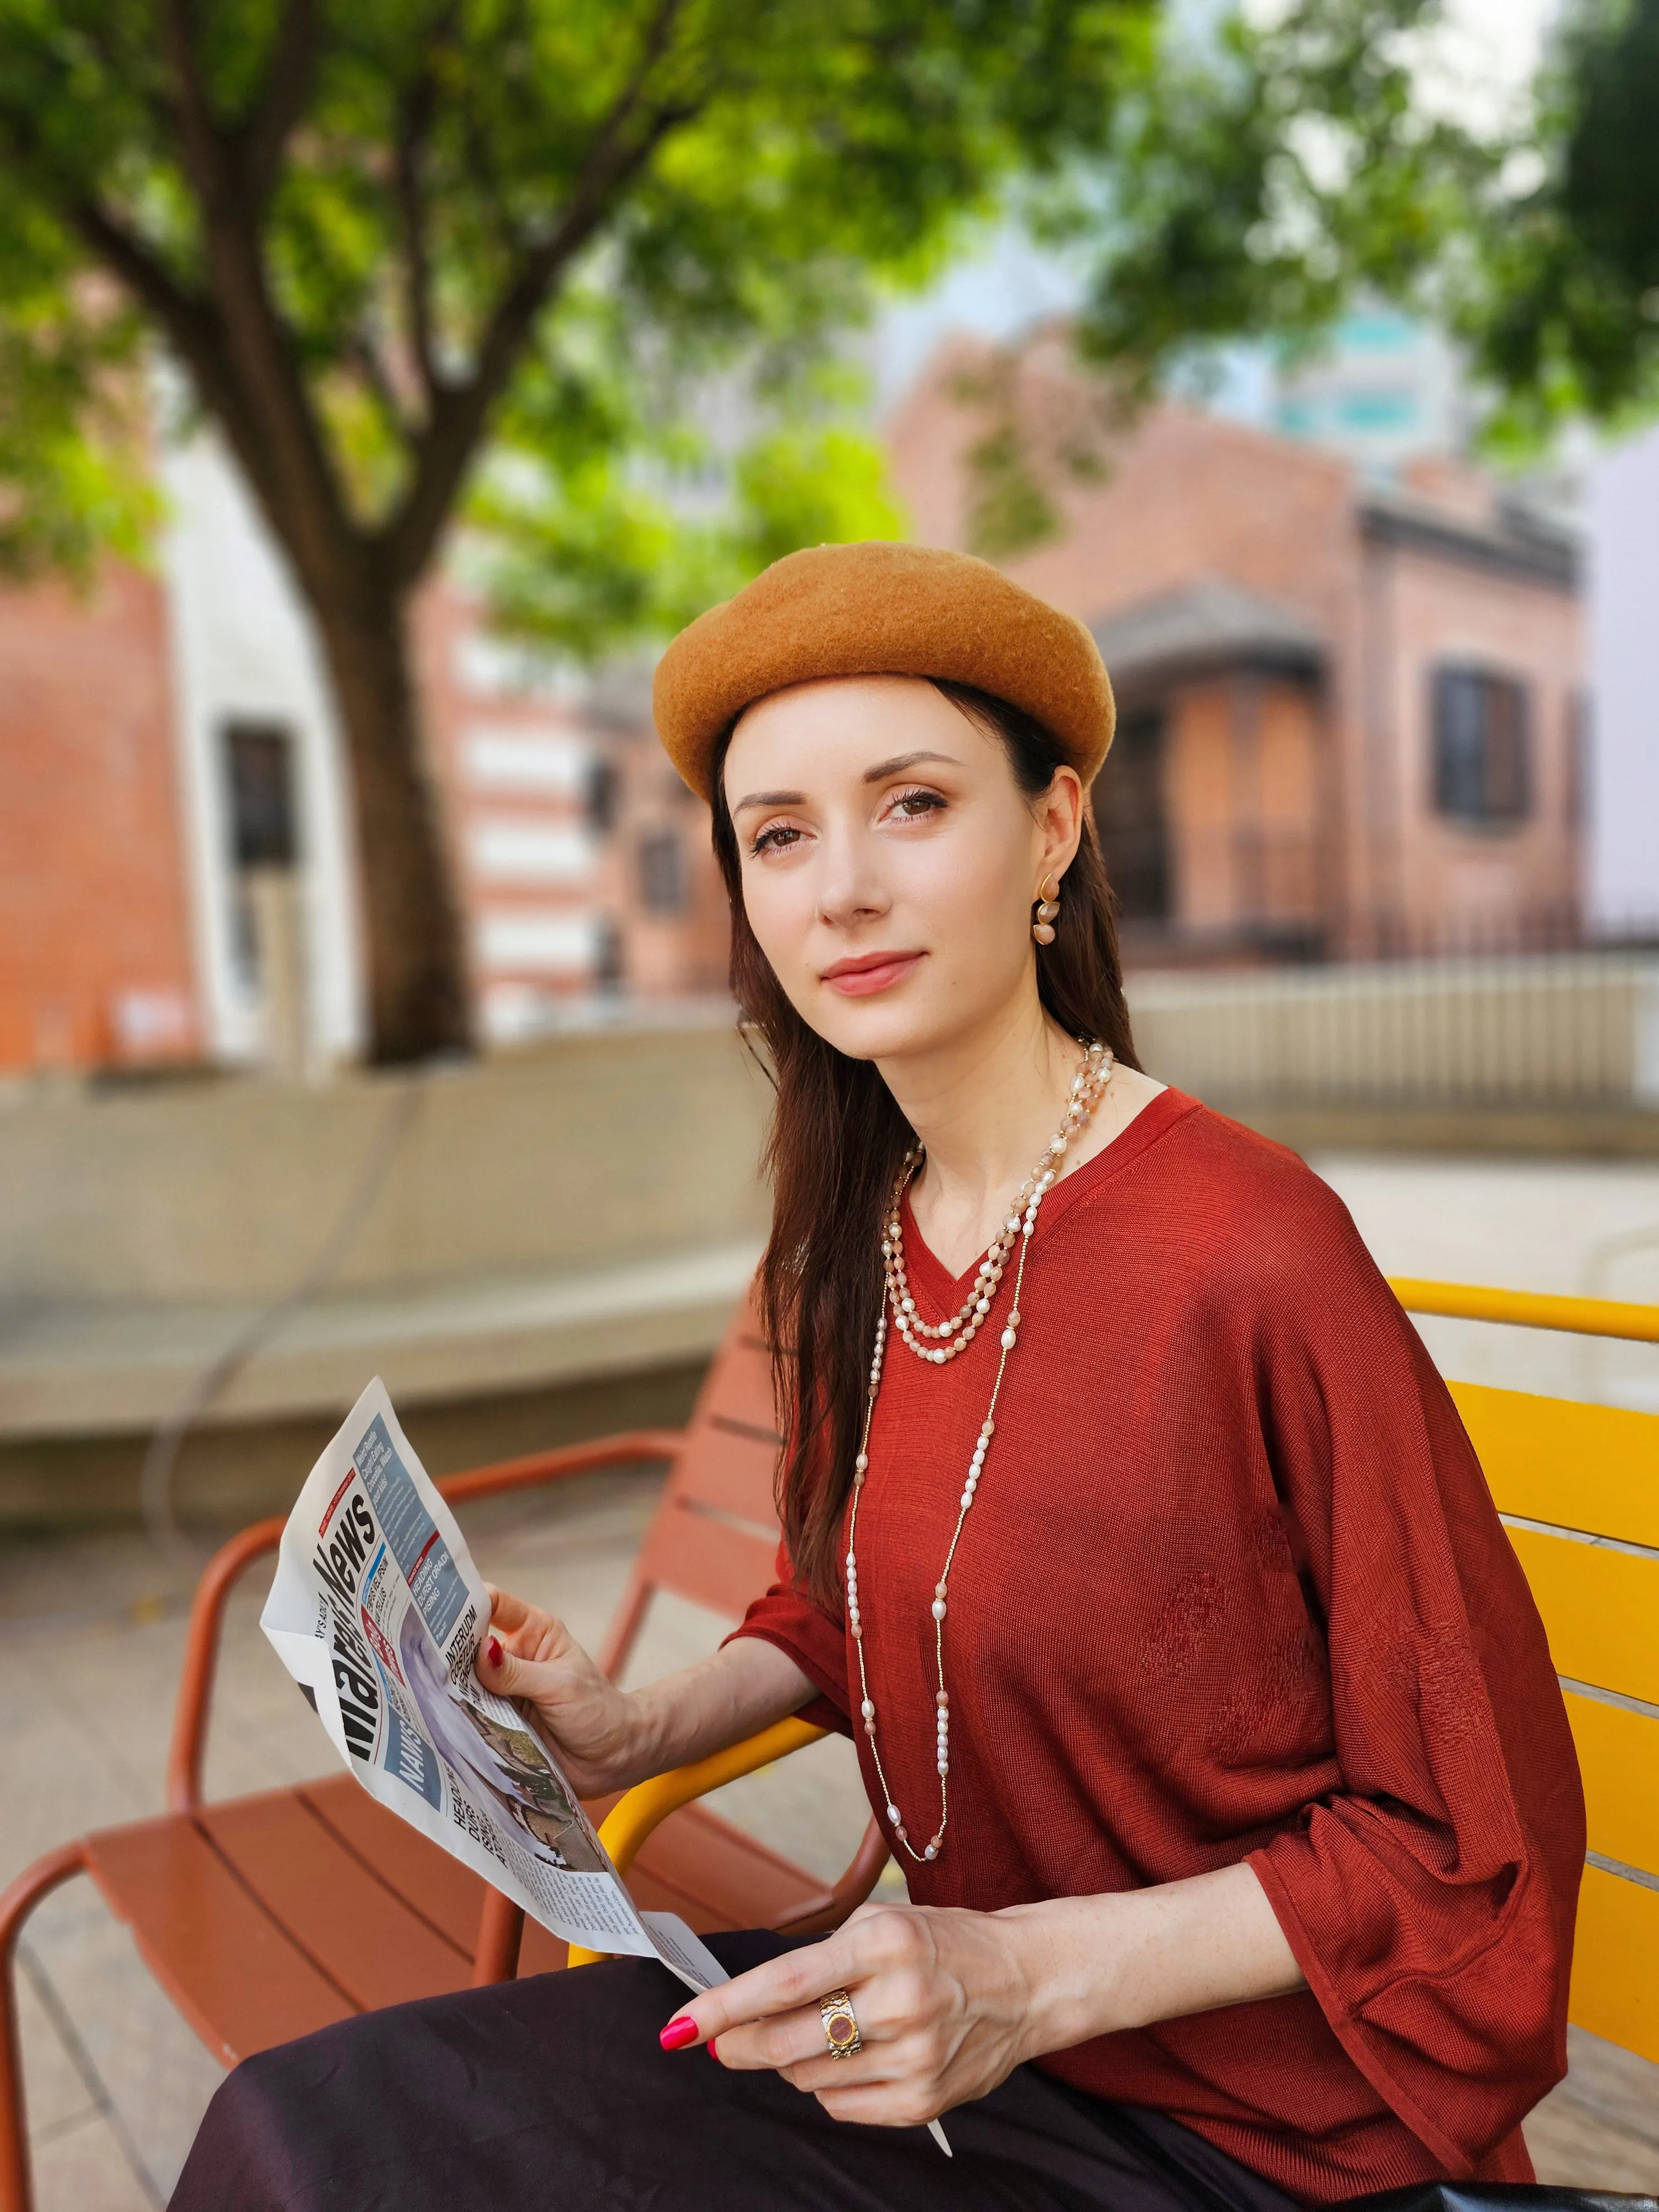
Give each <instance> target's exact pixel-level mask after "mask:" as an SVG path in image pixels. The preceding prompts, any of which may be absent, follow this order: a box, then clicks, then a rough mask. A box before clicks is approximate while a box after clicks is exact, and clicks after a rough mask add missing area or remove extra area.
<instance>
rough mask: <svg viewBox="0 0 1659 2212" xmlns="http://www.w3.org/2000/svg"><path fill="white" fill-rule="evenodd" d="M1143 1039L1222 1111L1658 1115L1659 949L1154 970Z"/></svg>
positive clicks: (1146, 1056) (1169, 1078)
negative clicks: (1395, 1108) (1376, 1107)
mask: <svg viewBox="0 0 1659 2212" xmlns="http://www.w3.org/2000/svg"><path fill="white" fill-rule="evenodd" d="M1128 996H1129V1011H1130V1014H1131V1017H1132V1018H1133V1024H1134V1034H1135V1043H1136V1046H1137V1048H1138V1049H1139V1054H1140V1057H1141V1060H1142V1061H1143V1063H1144V1065H1145V1066H1146V1067H1147V1068H1148V1069H1149V1070H1150V1071H1151V1072H1152V1073H1154V1074H1156V1075H1158V1076H1159V1077H1161V1078H1162V1079H1164V1081H1165V1082H1169V1083H1173V1084H1176V1085H1178V1086H1179V1088H1181V1089H1182V1090H1183V1091H1191V1092H1192V1093H1193V1094H1194V1096H1195V1097H1200V1098H1205V1099H1209V1100H1212V1101H1214V1102H1215V1103H1218V1104H1226V1103H1231V1102H1234V1101H1237V1102H1239V1103H1245V1102H1252V1103H1255V1102H1263V1101H1270V1102H1273V1103H1283V1104H1297V1105H1365V1104H1413V1105H1418V1104H1421V1105H1445V1106H1451V1105H1531V1106H1583V1105H1597V1106H1624V1107H1627V1108H1628V1107H1650V1108H1652V1107H1659V952H1654V951H1628V952H1620V951H1587V952H1560V953H1538V954H1500V955H1495V956H1492V957H1458V958H1451V959H1436V960H1408V961H1389V962H1376V963H1362V964H1356V965H1353V966H1346V967H1331V968H1313V969H1232V970H1226V969H1220V970H1213V969H1212V970H1210V971H1207V972H1203V973H1188V974H1170V973H1158V972H1155V971H1154V972H1146V973H1142V974H1140V975H1132V976H1131V977H1130V979H1129V983H1128Z"/></svg>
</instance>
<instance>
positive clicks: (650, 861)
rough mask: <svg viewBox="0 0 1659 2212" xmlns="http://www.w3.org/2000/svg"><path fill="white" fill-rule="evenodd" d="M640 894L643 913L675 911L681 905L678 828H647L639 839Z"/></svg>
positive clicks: (681, 852) (681, 860)
mask: <svg viewBox="0 0 1659 2212" xmlns="http://www.w3.org/2000/svg"><path fill="white" fill-rule="evenodd" d="M640 896H641V898H642V899H643V900H644V902H645V907H646V911H647V914H678V913H679V912H680V910H681V908H683V907H684V904H685V848H684V846H683V845H682V843H681V842H680V835H679V832H678V829H647V831H646V833H645V835H644V836H642V837H641V840H640Z"/></svg>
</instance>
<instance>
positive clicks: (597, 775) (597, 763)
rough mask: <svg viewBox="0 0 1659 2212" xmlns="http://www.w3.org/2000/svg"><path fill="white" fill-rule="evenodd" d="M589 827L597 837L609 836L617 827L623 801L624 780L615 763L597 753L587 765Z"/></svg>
mask: <svg viewBox="0 0 1659 2212" xmlns="http://www.w3.org/2000/svg"><path fill="white" fill-rule="evenodd" d="M586 799H587V826H588V828H589V829H591V830H592V832H593V835H594V836H596V837H606V836H609V835H610V834H611V830H613V829H615V828H616V826H617V807H618V805H619V804H620V802H621V799H622V778H621V776H620V775H618V774H617V763H615V761H612V760H607V759H606V758H605V756H604V754H603V753H596V754H594V756H593V757H592V759H591V760H590V761H589V762H588V763H587V792H586Z"/></svg>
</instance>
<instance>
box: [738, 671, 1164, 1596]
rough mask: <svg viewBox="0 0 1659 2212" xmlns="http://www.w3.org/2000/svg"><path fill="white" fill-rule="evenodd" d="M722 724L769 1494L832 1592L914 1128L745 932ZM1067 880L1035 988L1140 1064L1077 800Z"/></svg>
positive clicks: (957, 701) (1032, 728) (1001, 726)
mask: <svg viewBox="0 0 1659 2212" xmlns="http://www.w3.org/2000/svg"><path fill="white" fill-rule="evenodd" d="M933 683H934V685H935V688H936V689H937V690H939V691H941V692H943V694H944V695H945V697H946V698H947V699H949V700H950V701H951V703H952V705H954V706H955V707H957V708H959V709H960V710H961V712H962V713H963V714H965V715H966V716H967V717H968V719H969V720H970V721H972V722H974V723H975V724H976V725H977V726H979V727H980V728H981V729H982V730H984V731H985V732H987V735H989V736H992V737H995V738H999V739H1000V741H1001V743H1002V744H1003V745H1004V747H1005V748H1006V751H1007V755H1008V763H1009V766H1010V767H1011V768H1012V770H1013V775H1014V781H1015V782H1016V783H1017V784H1018V787H1019V788H1020V790H1021V791H1022V792H1023V793H1024V794H1025V795H1026V797H1027V798H1028V799H1035V798H1036V796H1037V795H1038V794H1039V793H1042V792H1045V791H1046V790H1047V789H1048V787H1049V785H1050V784H1051V783H1052V782H1053V781H1054V770H1055V769H1056V768H1057V767H1059V766H1060V763H1061V761H1062V760H1063V758H1064V755H1063V754H1062V752H1061V750H1060V746H1059V745H1058V744H1056V742H1055V740H1054V737H1053V736H1052V735H1051V734H1050V732H1048V730H1047V729H1045V728H1044V726H1042V723H1041V722H1038V721H1036V720H1033V718H1032V717H1031V716H1030V714H1025V713H1024V712H1023V711H1022V709H1020V708H1018V707H1014V706H1011V705H1010V704H1009V703H1008V702H1007V701H1006V700H1004V699H997V698H994V697H992V696H991V695H990V694H989V693H987V692H984V691H976V690H973V689H971V688H970V687H969V685H967V684H952V683H947V682H945V680H943V679H942V678H933ZM733 727H735V724H734V725H733ZM731 739H732V732H731V730H730V729H728V730H727V731H726V733H725V736H724V737H723V738H722V739H721V741H720V746H719V749H718V750H717V751H716V753H715V756H714V852H715V855H716V857H717V859H718V860H719V861H720V872H721V874H722V875H723V876H724V877H725V879H726V891H727V894H728V896H729V897H730V899H731V902H732V995H733V996H734V997H735V998H736V1000H737V1001H738V1006H739V1007H740V1008H741V1009H742V1010H743V1020H744V1034H745V1036H746V1037H747V1039H748V1041H749V1042H750V1047H751V1049H752V1048H754V1046H755V1043H756V1041H757V1039H758V1041H759V1042H760V1043H761V1044H763V1046H764V1048H765V1054H764V1058H763V1060H762V1064H763V1066H765V1068H766V1071H767V1073H768V1075H769V1077H770V1079H771V1081H772V1085H773V1088H774V1090H775V1093H776V1099H775V1107H774V1111H773V1116H772V1127H771V1133H770V1134H769V1138H768V1139H767V1146H766V1154H765V1161H764V1164H765V1168H766V1170H767V1173H768V1174H769V1176H770V1178H771V1182H772V1188H773V1211H772V1235H771V1239H770V1242H769V1243H768V1245H767V1248H766V1253H765V1256H764V1257H763V1260H762V1261H761V1264H760V1273H759V1277H758V1290H759V1299H760V1308H761V1315H762V1319H763V1324H764V1326H765V1329H766V1334H767V1340H768V1342H769V1344H770V1345H771V1346H772V1364H773V1376H774V1380H775V1387H776V1391H777V1399H778V1407H779V1414H780V1419H781V1424H782V1427H783V1432H784V1436H785V1438H786V1440H787V1441H786V1443H785V1446H784V1450H783V1454H782V1457H781V1462H780V1464H779V1469H778V1512H779V1517H780V1518H781V1521H782V1522H783V1532H784V1538H785V1541H786V1542H787V1545H788V1547H789V1557H790V1560H791V1562H792V1564H793V1568H794V1571H795V1576H796V1579H797V1580H798V1581H799V1583H801V1584H802V1585H803V1587H804V1588H805V1589H808V1590H810V1591H811V1594H812V1595H813V1596H815V1597H816V1598H817V1600H818V1601H819V1602H820V1603H821V1604H824V1605H827V1606H829V1607H832V1608H838V1607H839V1605H840V1595H839V1592H840V1587H841V1577H840V1572H839V1566H838V1559H839V1554H840V1549H841V1522H842V1510H843V1508H844V1507H845V1504H846V1502H847V1493H848V1488H849V1486H850V1485H851V1482H852V1476H853V1461H854V1455H856V1453H857V1451H858V1448H859V1435H860V1429H861V1427H862V1424H863V1419H864V1401H865V1394H866V1390H867V1389H868V1386H869V1360H870V1352H871V1346H872V1344H873V1342H874V1340H875V1333H876V1322H877V1320H878V1317H879V1315H880V1312H881V1304H882V1295H883V1293H882V1271H881V1261H880V1246H879V1240H878V1225H879V1223H880V1220H881V1213H882V1207H883V1206H884V1204H885V1203H886V1201H887V1200H888V1198H889V1197H890V1194H891V1192H892V1188H893V1182H894V1179H895V1177H896V1176H897V1174H898V1171H899V1168H900V1166H901V1164H902V1161H903V1158H904V1155H905V1152H907V1151H908V1148H909V1146H911V1145H912V1144H913V1143H914V1141H915V1136H914V1133H913V1131H912V1130H911V1128H910V1125H909V1123H908V1121H906V1120H905V1118H904V1116H903V1115H902V1113H901V1112H900V1111H899V1109H898V1105H897V1103H896V1101H895V1099H894V1097H893V1094H892V1092H891V1091H890V1090H889V1089H888V1088H887V1085H886V1084H885V1083H884V1082H883V1080H882V1079H881V1076H880V1073H878V1070H877V1067H876V1066H875V1063H874V1062H873V1061H872V1060H853V1059H850V1058H848V1055H847V1054H845V1053H842V1052H837V1051H836V1048H835V1047H834V1046H833V1045H832V1044H830V1043H829V1042H827V1041H826V1040H825V1039H824V1038H823V1037H821V1036H819V1035H818V1033H817V1030H814V1029H812V1028H811V1026H810V1025H809V1024H807V1023H806V1022H805V1021H803V1020H802V1018H801V1017H800V1016H799V1014H798V1013H797V1012H795V1009H794V1008H793V1006H791V1005H790V1003H789V1000H788V998H787V996H786V994H785V993H784V990H783V987H782V986H781V984H780V983H779V981H778V979H777V977H776V975H775V974H774V973H773V970H772V967H771V963H769V961H768V959H767V957H766V956H765V954H764V953H763V951H761V949H760V946H759V945H758V944H757V942H756V939H755V933H754V932H753V931H752V930H751V929H750V927H749V920H748V916H747V915H745V913H744V904H743V880H742V877H743V871H742V861H741V859H740V857H739V854H738V839H737V833H736V830H735V829H734V828H733V826H732V816H731V813H730V811H729V810H728V808H727V806H726V793H725V788H724V775H725V768H726V749H727V747H728V746H729V744H731ZM1064 889H1065V896H1063V897H1062V899H1061V900H1060V916H1059V919H1058V921H1056V923H1055V925H1054V943H1053V944H1052V945H1048V947H1046V948H1045V949H1044V950H1043V951H1042V953H1041V954H1040V955H1039V957H1038V959H1037V970H1036V972H1037V994H1038V996H1039V998H1040V999H1041V1000H1042V1004H1043V1006H1044V1007H1045V1008H1046V1009H1047V1010H1048V1013H1049V1014H1050V1015H1051V1016H1052V1017H1053V1018H1054V1020H1055V1021H1056V1022H1057V1023H1058V1024H1060V1027H1061V1028H1062V1029H1063V1030H1066V1034H1067V1035H1068V1036H1074V1037H1079V1038H1083V1037H1098V1038H1099V1039H1100V1041H1101V1042H1102V1043H1103V1044H1108V1045H1109V1046H1110V1047H1111V1048H1112V1050H1113V1052H1114V1053H1115V1054H1116V1056H1117V1058H1118V1059H1119V1060H1121V1061H1122V1062H1123V1063H1124V1064H1125V1065H1126V1066H1129V1067H1137V1066H1139V1061H1138V1060H1136V1058H1135V1053H1134V1046H1133V1042H1132V1040H1131V1037H1130V1035H1129V1016H1128V1011H1127V1007H1126V1006H1125V1005H1124V1002H1123V982H1122V977H1121V971H1120V969H1119V965H1118V953H1117V930H1116V927H1115V921H1114V908H1115V901H1114V899H1113V896H1112V892H1111V888H1110V886H1109V884H1108V883H1107V880H1106V869H1105V866H1104V864H1103V861H1102V860H1101V856H1100V846H1099V843H1098V842H1097V839H1096V836H1095V831H1094V824H1093V823H1092V821H1091V819H1090V817H1089V816H1088V814H1087V813H1086V811H1085V817H1084V826H1083V841H1082V842H1081V844H1080V845H1079V848H1078V852H1077V857H1076V859H1075V860H1073V862H1072V865H1071V866H1070V867H1069V868H1068V869H1067V870H1066V878H1065V886H1064ZM757 1058H761V1054H759V1053H758V1052H757Z"/></svg>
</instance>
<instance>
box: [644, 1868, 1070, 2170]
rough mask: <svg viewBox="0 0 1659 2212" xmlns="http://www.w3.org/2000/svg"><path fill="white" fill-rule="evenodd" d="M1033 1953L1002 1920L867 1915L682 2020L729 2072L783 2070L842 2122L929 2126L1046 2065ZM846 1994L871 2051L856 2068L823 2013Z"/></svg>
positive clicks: (685, 2011) (716, 1993)
mask: <svg viewBox="0 0 1659 2212" xmlns="http://www.w3.org/2000/svg"><path fill="white" fill-rule="evenodd" d="M1024 1948H1025V1947H1024V1944H1023V1943H1022V1942H1021V1941H1020V1939H1019V1936H1018V1933H1017V1930H1016V1927H1015V1925H1014V1923H1012V1921H1011V1920H1009V1919H1006V1918H1004V1917H1003V1916H1001V1915H1000V1914H997V1913H987V1912H966V1911H958V1910H956V1909H954V1908H950V1907H942V1906H937V1905H860V1908H859V1910H858V1911H856V1912H855V1913H854V1914H853V1915H852V1917H850V1918H849V1919H848V1922H847V1923H846V1925H845V1926H844V1927H842V1928H840V1929H837V1930H836V1933H835V1934H834V1935H833V1936H828V1937H826V1938H825V1940H824V1941H823V1942H822V1943H815V1944H812V1945H811V1946H810V1947H809V1948H803V1949H801V1950H799V1951H787V1952H785V1953H784V1954H783V1955H782V1956H781V1958H776V1959H770V1960H768V1961H767V1963H766V1964H765V1965H764V1966H756V1967H754V1968H753V1969H752V1970H751V1971H750V1972H748V1973H746V1974H739V1975H738V1977H737V1978H736V1979H735V1980H734V1981H730V1982H726V1983H725V1984H722V1985H721V1986H720V1988H719V1989H714V1990H707V1991H705V1992H704V1994H703V1995H702V1996H700V1997H698V1998H697V1999H696V2001H695V2002H693V2003H691V2004H689V2005H686V2006H684V2007H683V2008H682V2010H681V2013H680V2015H678V2017H681V2018H689V2019H690V2020H692V2021H696V2026H697V2030H698V2039H699V2040H700V2041H702V2042H714V2043H716V2045H717V2048H716V2050H715V2053H714V2055H715V2057H717V2058H718V2059H719V2060H720V2063H721V2065H723V2066H730V2067H742V2068H746V2069H758V2068H771V2069H774V2070H775V2071H776V2072H778V2073H780V2074H781V2075H783V2077H784V2079H785V2080H786V2081H792V2082H793V2084H794V2086H795V2087H796V2088H798V2089H802V2090H805V2091H808V2092H810V2093H811V2094H812V2095H813V2096H815V2097H817V2100H818V2102H819V2103H820V2104H821V2105H822V2106H823V2108H824V2110H825V2111H826V2112H829V2113H830V2114H832V2115H833V2117H834V2118H836V2119H838V2120H860V2121H864V2122H866V2123H868V2124H874V2125H876V2126H879V2127H896V2128H908V2127H922V2126H925V2125H926V2124H927V2122H928V2121H929V2120H931V2119H935V2118H938V2116H939V2113H941V2112H948V2111H949V2110H950V2109H951V2106H953V2105H963V2104H966V2103H968V2102H969V2100H971V2099H973V2098H975V2097H982V2096H984V2095H985V2093H986V2092H987V2090H990V2089H994V2088H995V2087H996V2085H997V2083H998V2082H999V2081H1003V2080H1004V2079H1006V2076H1007V2075H1010V2074H1011V2073H1012V2071H1013V2069H1014V2068H1015V2067H1016V2066H1018V2064H1019V2063H1021V2061H1022V2060H1023V2059H1024V2058H1027V2057H1031V2056H1032V2055H1033V2046H1032V2045H1031V2044H1030V2040H1029V2039H1030V2033H1031V2030H1032V2015H1033V2013H1034V2010H1035V2009H1036V2008H1035V2005H1034V2002H1033V1999H1034V1996H1035V1991H1034V1990H1033V1988H1032V1986H1031V1976H1030V1972H1029V1969H1028V1966H1027V1963H1026V1961H1025V1960H1024V1957H1023V1955H1022V1954H1023V1952H1024ZM837 1989H844V1990H846V1991H847V1993H848V1996H849V1997H850V1999H851V2000H852V2005H853V2012H854V2018H855V2019H856V2020H857V2021H858V2024H859V2035H860V2044H861V2048H860V2050H858V2051H855V2052H854V2053H853V2054H852V2056H851V2057H846V2058H837V2057H835V2056H834V2055H833V2053H832V2052H831V2051H830V2048H829V2040H828V2039H827V2037H826V2036H825V2034H824V2030H823V2015H822V2014H821V2013H820V2012H819V2009H818V2004H819V2000H820V1999H821V1998H823V1997H824V1996H828V1995H829V1992H830V1991H831V1990H837ZM1040 2047H1041V2045H1037V2046H1036V2048H1040Z"/></svg>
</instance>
